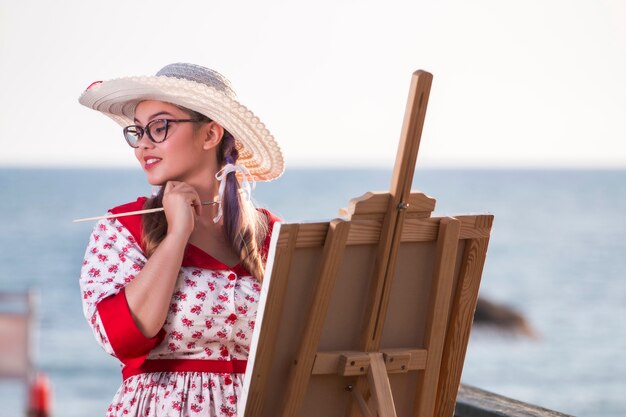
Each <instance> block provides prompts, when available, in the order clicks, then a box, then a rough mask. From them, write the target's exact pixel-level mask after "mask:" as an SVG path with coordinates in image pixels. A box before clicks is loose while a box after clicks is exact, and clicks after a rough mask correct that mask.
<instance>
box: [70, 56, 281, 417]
mask: <svg viewBox="0 0 626 417" xmlns="http://www.w3.org/2000/svg"><path fill="white" fill-rule="evenodd" d="M79 101H80V103H81V104H83V105H85V106H87V107H90V108H93V109H95V110H98V111H100V112H103V113H104V114H106V115H107V116H110V117H111V118H113V119H114V120H115V121H116V122H118V123H119V124H120V125H122V126H123V127H124V129H123V131H124V137H125V139H126V141H127V142H128V144H129V145H130V146H131V147H133V148H134V151H135V156H136V157H137V159H138V161H139V163H140V164H141V166H142V168H143V169H144V171H145V173H146V177H147V179H148V182H149V183H150V184H152V185H153V186H160V187H161V188H160V191H159V192H158V194H157V195H156V196H153V197H151V198H139V199H138V200H137V201H135V202H132V203H128V204H125V205H122V206H119V207H116V208H113V209H111V210H110V211H111V213H113V214H122V213H125V212H130V211H135V210H141V209H144V208H145V209H147V208H155V207H163V209H164V211H162V212H157V213H152V214H144V215H143V216H141V215H130V216H123V217H116V218H112V219H108V220H102V221H101V222H100V223H98V224H97V225H96V227H95V229H94V231H93V234H92V236H91V239H90V242H89V246H88V248H87V251H86V255H85V260H84V262H83V268H82V272H81V279H80V284H81V290H82V294H83V307H84V312H85V316H86V318H87V320H88V321H89V323H90V325H91V326H92V328H93V331H94V334H95V336H96V339H97V340H98V342H99V343H100V344H101V345H102V347H103V348H104V349H105V350H106V351H107V352H108V353H110V354H111V355H114V356H115V357H117V358H118V359H119V360H120V361H121V362H122V375H123V379H124V382H123V384H122V386H121V387H120V389H119V390H118V391H117V393H116V395H115V397H114V399H113V401H112V403H111V406H110V407H109V410H108V413H107V416H122V415H123V416H193V415H202V416H207V415H208V416H233V415H235V414H236V408H237V401H238V396H239V393H240V389H241V386H242V382H243V373H244V372H245V365H246V359H247V357H248V353H249V346H250V340H251V336H252V330H253V328H254V320H255V313H256V309H257V300H258V296H259V292H260V281H261V279H262V277H263V273H264V263H265V258H266V256H267V250H268V245H269V237H270V234H271V230H272V226H273V224H274V222H275V221H276V220H277V219H276V218H275V217H274V216H273V215H272V214H271V213H269V212H268V211H267V210H255V209H254V208H253V206H252V204H251V203H250V191H251V189H252V187H251V185H250V183H249V180H251V181H253V182H254V180H263V181H269V180H272V179H275V178H277V177H278V176H280V175H281V174H282V172H283V158H282V154H281V152H280V149H279V147H278V145H277V144H276V142H275V141H274V139H273V137H272V136H271V135H270V133H269V131H268V130H267V129H266V128H265V127H264V125H263V124H262V123H261V122H260V121H259V119H258V118H257V117H255V116H254V115H253V114H252V112H250V111H249V110H248V109H246V108H245V107H244V106H242V105H241V104H240V103H239V102H237V100H236V99H235V95H234V92H233V90H232V88H231V87H230V85H229V83H228V81H227V80H226V79H225V78H224V77H222V76H221V75H220V74H218V73H217V72H215V71H212V70H210V69H207V68H204V67H200V66H197V65H191V64H172V65H168V66H166V67H164V68H163V69H161V70H160V71H159V72H158V73H157V75H156V76H148V77H129V78H120V79H115V80H111V81H106V82H96V83H94V84H92V85H91V86H90V87H89V88H88V89H87V90H86V91H85V92H84V93H83V94H82V96H81V97H80V99H79Z"/></svg>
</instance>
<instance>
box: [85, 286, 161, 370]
mask: <svg viewBox="0 0 626 417" xmlns="http://www.w3.org/2000/svg"><path fill="white" fill-rule="evenodd" d="M97 309H98V313H99V314H100V320H101V321H102V324H103V326H104V329H105V331H106V334H107V338H108V339H109V343H110V344H111V347H112V348H113V351H114V353H115V356H116V357H117V358H118V359H119V360H120V361H121V362H122V363H124V364H125V365H129V366H132V367H139V366H140V365H141V364H142V363H143V362H144V361H145V360H146V357H147V356H148V353H150V351H151V350H152V349H153V348H154V347H156V346H157V345H159V344H160V343H161V342H162V341H163V339H164V338H165V330H163V329H161V330H160V331H159V333H157V335H156V336H154V337H150V338H148V337H146V336H144V335H143V333H141V331H140V330H139V328H138V327H137V325H136V324H135V320H134V319H133V317H132V315H131V312H130V308H129V307H128V302H127V301H126V291H125V288H123V289H122V290H121V291H120V292H119V293H117V294H115V295H112V296H110V297H107V298H105V299H103V300H102V301H100V302H99V303H98V305H97Z"/></svg>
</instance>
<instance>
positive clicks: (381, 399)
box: [367, 352, 397, 417]
mask: <svg viewBox="0 0 626 417" xmlns="http://www.w3.org/2000/svg"><path fill="white" fill-rule="evenodd" d="M369 356H370V367H369V370H368V372H367V380H368V382H369V385H370V391H371V392H372V397H373V399H374V402H375V404H376V411H377V412H378V417H397V415H396V406H395V404H394V403H393V395H392V394H391V385H390V384H389V375H388V374H387V367H386V366H385V360H384V359H383V354H382V353H380V352H374V353H370V354H369Z"/></svg>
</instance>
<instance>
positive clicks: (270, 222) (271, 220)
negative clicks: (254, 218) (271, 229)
mask: <svg viewBox="0 0 626 417" xmlns="http://www.w3.org/2000/svg"><path fill="white" fill-rule="evenodd" d="M257 211H259V212H261V213H263V214H264V215H265V217H267V223H268V225H269V226H272V225H273V224H274V223H276V222H280V221H282V219H281V218H280V217H278V216H276V215H275V214H274V213H272V212H271V211H269V210H268V209H266V208H261V207H258V208H257Z"/></svg>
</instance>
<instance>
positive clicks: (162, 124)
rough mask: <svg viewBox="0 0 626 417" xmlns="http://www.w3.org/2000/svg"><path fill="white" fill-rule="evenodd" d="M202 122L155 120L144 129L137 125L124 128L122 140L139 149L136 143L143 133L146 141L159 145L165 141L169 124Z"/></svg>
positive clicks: (196, 120)
mask: <svg viewBox="0 0 626 417" xmlns="http://www.w3.org/2000/svg"><path fill="white" fill-rule="evenodd" d="M202 121H203V120H198V119H155V120H152V121H151V122H150V123H148V124H147V125H146V127H141V126H137V125H130V126H126V127H125V128H124V138H125V139H126V142H128V144H129V145H130V146H131V147H133V148H138V147H139V145H137V143H139V141H140V140H141V138H142V137H143V135H144V133H146V134H148V139H150V140H151V141H152V142H154V143H161V142H163V141H164V140H165V139H167V134H168V132H169V129H170V125H171V124H173V123H183V122H192V123H197V122H202Z"/></svg>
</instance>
